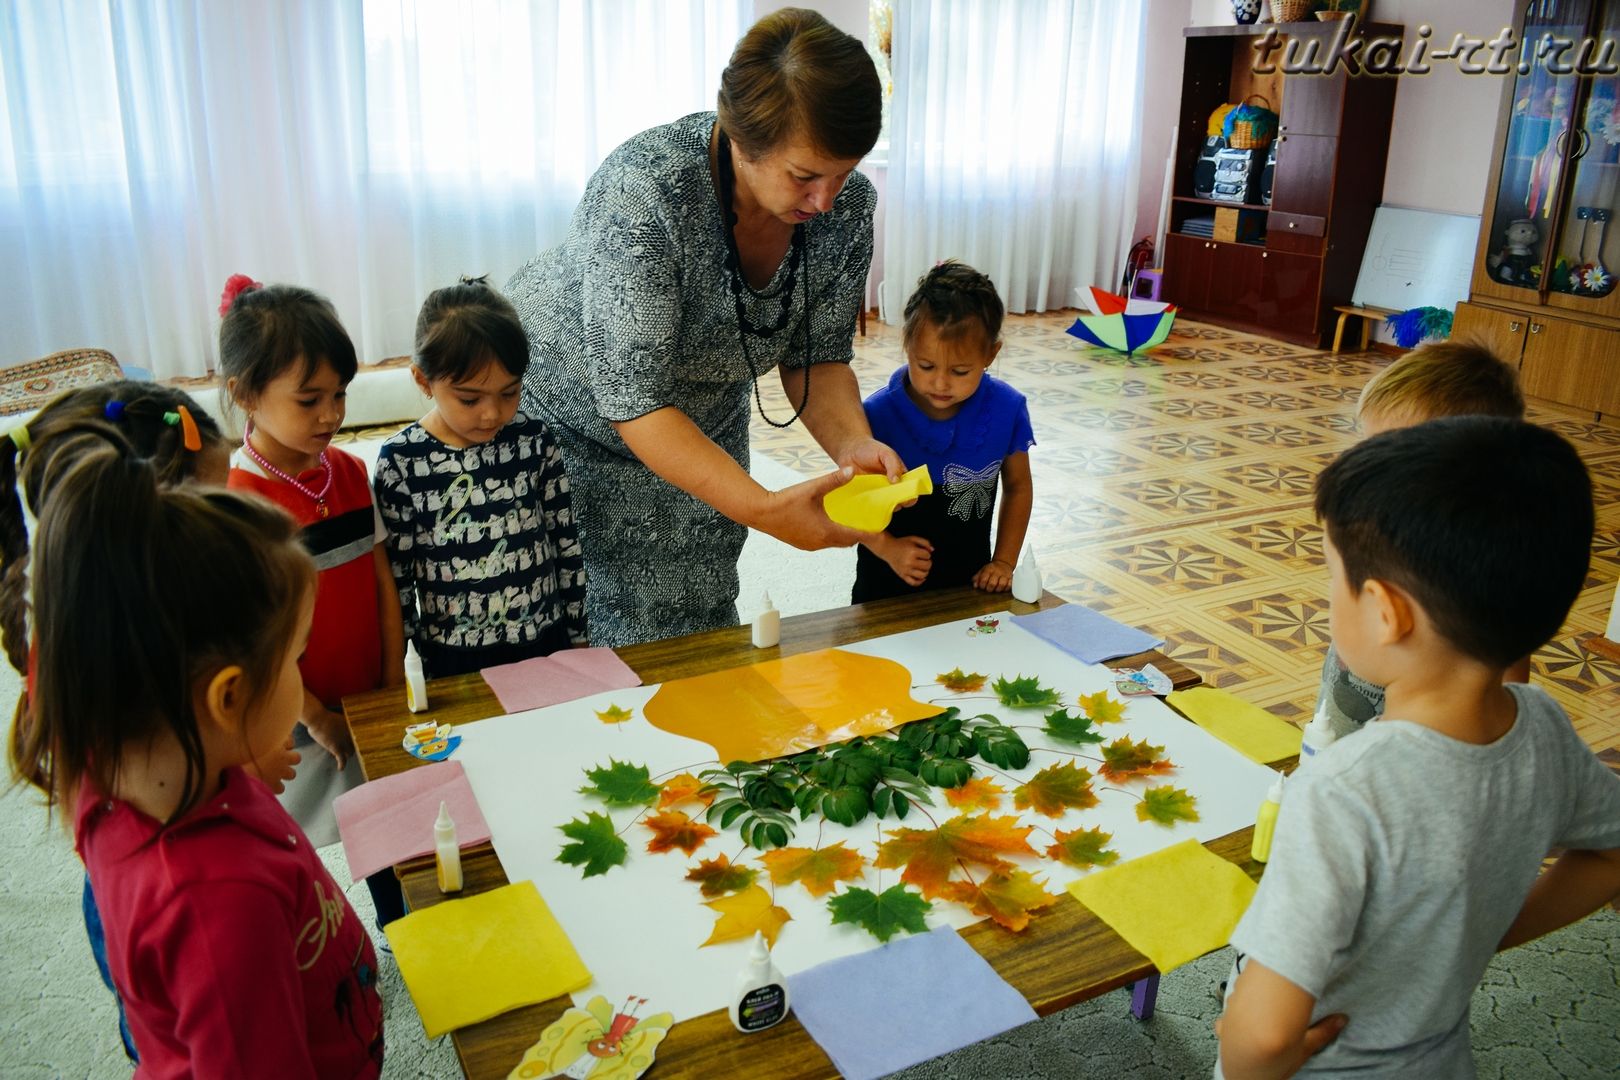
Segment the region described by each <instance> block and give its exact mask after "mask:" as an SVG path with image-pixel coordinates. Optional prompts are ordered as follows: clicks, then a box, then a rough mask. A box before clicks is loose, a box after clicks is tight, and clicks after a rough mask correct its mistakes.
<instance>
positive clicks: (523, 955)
mask: <svg viewBox="0 0 1620 1080" xmlns="http://www.w3.org/2000/svg"><path fill="white" fill-rule="evenodd" d="M384 932H385V933H386V934H387V935H388V942H389V944H390V945H392V946H393V947H394V959H395V960H396V961H398V963H399V973H400V974H401V975H403V976H404V977H405V986H406V988H407V989H409V990H410V992H411V998H412V1000H414V1001H415V1002H416V1011H417V1012H419V1013H421V1015H422V1027H424V1028H425V1029H426V1030H427V1036H428V1038H430V1039H436V1038H438V1037H439V1036H440V1035H443V1034H444V1033H445V1032H447V1031H453V1030H455V1029H456V1028H461V1027H466V1026H467V1025H468V1024H476V1023H478V1022H479V1021H480V1020H488V1019H489V1018H490V1017H492V1016H499V1015H500V1014H501V1013H504V1012H510V1011H511V1010H513V1009H516V1008H520V1007H521V1006H524V1005H533V1004H535V1003H536V1002H541V1001H546V1000H547V999H549V998H554V997H556V996H557V995H558V994H566V993H568V992H569V991H571V990H578V989H579V988H580V987H582V986H584V985H585V984H586V983H588V982H590V981H591V973H590V972H589V971H587V970H586V969H585V964H584V962H583V961H581V960H580V958H579V954H578V953H576V952H575V951H574V946H573V945H572V944H570V943H569V941H568V936H567V935H566V934H564V933H563V929H562V927H561V926H560V925H559V924H558V923H557V920H556V918H555V917H554V916H553V915H552V914H551V909H550V908H548V907H546V902H545V901H544V900H542V899H541V898H540V892H539V890H537V889H536V888H535V887H534V882H532V881H520V882H518V883H517V884H515V885H504V886H502V887H501V888H499V889H494V890H492V891H490V892H486V893H479V894H478V895H477V896H468V897H464V898H459V899H455V900H446V901H445V902H444V903H442V904H435V905H433V906H432V907H430V908H423V909H422V910H420V911H413V912H411V913H410V914H409V915H407V916H405V917H404V918H403V919H397V920H395V921H394V922H391V923H389V924H388V926H387V928H386V930H385V931H384Z"/></svg>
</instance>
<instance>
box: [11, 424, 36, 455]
mask: <svg viewBox="0 0 1620 1080" xmlns="http://www.w3.org/2000/svg"><path fill="white" fill-rule="evenodd" d="M11 445H12V446H15V447H16V448H17V453H19V454H26V453H27V452H28V450H29V448H30V447H32V446H33V445H34V441H33V438H32V437H31V436H30V435H29V434H28V425H27V424H18V425H17V426H16V427H14V428H12V429H11Z"/></svg>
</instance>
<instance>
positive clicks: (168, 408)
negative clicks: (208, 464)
mask: <svg viewBox="0 0 1620 1080" xmlns="http://www.w3.org/2000/svg"><path fill="white" fill-rule="evenodd" d="M181 409H184V410H185V411H186V412H187V413H189V414H190V416H191V419H192V423H193V424H194V425H195V426H196V430H197V435H198V437H199V438H200V439H201V441H202V449H201V450H188V449H186V444H185V443H186V429H185V425H184V423H183V422H182V420H181V416H180V410H181ZM170 417H173V420H172V421H171V420H170ZM91 421H104V422H107V423H110V424H113V425H114V426H115V427H117V429H118V431H119V432H120V433H121V434H122V435H123V437H124V439H125V440H126V441H127V442H128V444H129V446H130V448H131V450H132V451H133V452H134V453H135V454H136V455H137V456H139V457H142V458H146V459H147V460H148V461H150V463H151V465H152V468H153V470H154V471H155V472H156V474H157V478H158V482H159V483H162V484H165V485H175V484H181V483H184V482H185V481H187V480H189V479H191V478H192V476H194V475H195V474H196V471H197V468H198V465H199V464H200V462H201V460H202V454H203V452H204V451H213V452H221V451H222V450H223V448H224V446H225V437H224V436H223V435H222V434H220V430H219V425H218V424H216V423H215V422H214V418H213V417H211V416H209V415H208V414H207V413H206V412H204V411H203V409H202V408H201V407H200V406H199V405H198V404H197V403H196V402H195V401H193V400H192V398H191V395H190V394H187V393H186V392H185V391H184V390H176V389H175V388H174V387H172V386H163V385H162V384H160V383H151V382H134V381H132V380H128V379H119V380H117V381H114V382H106V383H98V384H97V385H95V386H85V387H81V388H79V389H77V390H69V391H68V392H67V393H65V394H61V395H60V396H58V397H56V398H53V399H52V400H51V401H50V403H49V404H47V405H46V406H45V407H44V408H42V409H40V410H39V412H38V413H37V414H35V416H34V418H33V419H32V420H30V421H29V422H28V423H27V424H25V425H23V429H25V430H26V436H24V434H22V432H20V431H18V429H15V428H14V429H12V430H13V434H12V435H11V436H10V437H9V438H0V643H3V644H4V647H5V651H6V657H7V659H9V660H10V661H11V666H12V667H14V668H16V669H17V671H18V672H20V673H24V674H26V673H27V670H28V573H27V570H28V523H27V521H26V519H25V517H24V514H23V502H22V500H23V499H26V500H27V503H28V512H29V513H30V514H33V515H34V516H35V517H36V518H37V517H38V516H39V512H40V506H41V505H42V500H41V499H40V497H39V486H40V481H41V478H42V477H43V476H44V473H45V470H46V467H47V466H48V465H50V464H51V463H52V462H53V461H55V460H56V458H57V455H58V454H59V453H60V452H61V450H62V448H63V447H64V446H66V445H69V444H70V443H71V445H73V446H74V447H76V448H79V449H83V448H85V447H92V448H93V447H95V446H97V445H98V442H97V441H95V440H92V441H90V442H85V441H84V440H69V439H63V438H61V436H62V435H63V434H64V433H65V432H66V433H71V432H72V431H74V430H76V429H78V428H80V427H81V426H82V425H83V424H85V423H87V422H91ZM19 444H20V445H24V446H27V447H28V448H29V449H28V452H27V453H26V454H25V453H22V452H21V451H20V450H19V449H18V447H19ZM19 487H21V489H22V494H21V497H19V495H18V488H19Z"/></svg>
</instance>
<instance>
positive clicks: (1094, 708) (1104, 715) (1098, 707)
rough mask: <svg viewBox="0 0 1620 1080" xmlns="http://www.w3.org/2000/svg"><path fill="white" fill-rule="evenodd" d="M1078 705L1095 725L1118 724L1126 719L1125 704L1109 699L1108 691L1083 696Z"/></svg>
mask: <svg viewBox="0 0 1620 1080" xmlns="http://www.w3.org/2000/svg"><path fill="white" fill-rule="evenodd" d="M1078 704H1079V706H1080V711H1081V712H1083V713H1085V714H1086V715H1087V716H1089V717H1091V721H1092V723H1094V724H1117V723H1119V722H1120V721H1122V720H1124V719H1125V703H1124V702H1123V701H1115V700H1114V699H1113V698H1111V697H1109V696H1108V691H1106V690H1099V691H1097V692H1096V693H1095V694H1081V695H1080V697H1079V699H1078Z"/></svg>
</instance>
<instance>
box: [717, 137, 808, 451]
mask: <svg viewBox="0 0 1620 1080" xmlns="http://www.w3.org/2000/svg"><path fill="white" fill-rule="evenodd" d="M716 156H717V158H718V163H717V165H718V167H717V168H716V169H715V172H716V173H717V174H718V176H719V179H720V211H721V214H720V216H721V219H722V221H723V222H724V228H725V234H726V270H727V272H729V273H730V275H731V299H732V301H733V303H735V304H736V307H737V342H738V344H739V345H741V346H742V354H743V363H745V364H747V365H748V373H749V375H751V376H752V377H753V380H754V404H755V405H756V406H757V407H758V408H759V417H760V419H761V420H764V421H765V422H766V423H767V424H769V425H771V427H775V428H785V427H791V426H792V425H793V421H795V420H797V419H798V418H799V417H800V416H801V415H802V414H803V413H804V410H805V407H806V406H807V405H809V404H810V252H809V247H810V245H809V242H808V240H807V239H806V237H805V228H804V226H803V225H795V226H793V240H792V242H791V243H790V244H789V254H788V265H787V274H786V275H785V276H784V277H783V279H782V284H781V285H779V286H777V287H776V288H775V289H771V288H769V286H768V285H767V291H765V292H760V291H758V290H756V289H755V288H754V287H753V286H752V285H750V284H748V281H747V279H746V278H744V277H743V272H742V256H741V255H740V254H739V253H738V251H737V236H736V232H735V230H736V228H737V212H736V211H735V210H733V209H732V197H733V189H734V188H735V186H736V182H737V180H736V175H735V174H734V173H733V172H732V165H731V140H730V139H729V138H728V137H727V136H726V133H725V132H724V131H722V132H720V145H719V150H718V152H717V154H716ZM801 262H802V263H803V264H804V393H803V395H802V396H801V397H800V399H799V407H798V408H797V409H794V410H793V415H792V416H790V417H788V418H787V419H786V420H782V421H776V420H772V419H771V418H770V417H769V416H767V415H765V400H764V398H762V397H761V396H760V392H759V379H760V374H761V373H760V371H759V369H758V368H756V367H755V366H754V358H753V357H752V356H750V355H749V353H748V337H749V335H753V336H754V337H760V338H768V337H771V336H773V335H775V334H777V333H779V332H780V331H781V330H782V329H783V328H785V327H786V326H787V324H788V316H789V314H790V313H791V311H792V309H793V287H794V285H795V283H796V279H797V278H798V274H799V264H800V263H801ZM745 290H746V292H747V295H748V296H752V297H753V298H754V299H756V300H775V299H780V300H781V303H782V307H781V310H780V311H778V312H777V314H776V318H775V319H774V320H773V321H772V322H770V323H756V322H754V320H753V319H751V318H750V317H749V315H748V307H747V304H746V302H745V301H744V291H745Z"/></svg>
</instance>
